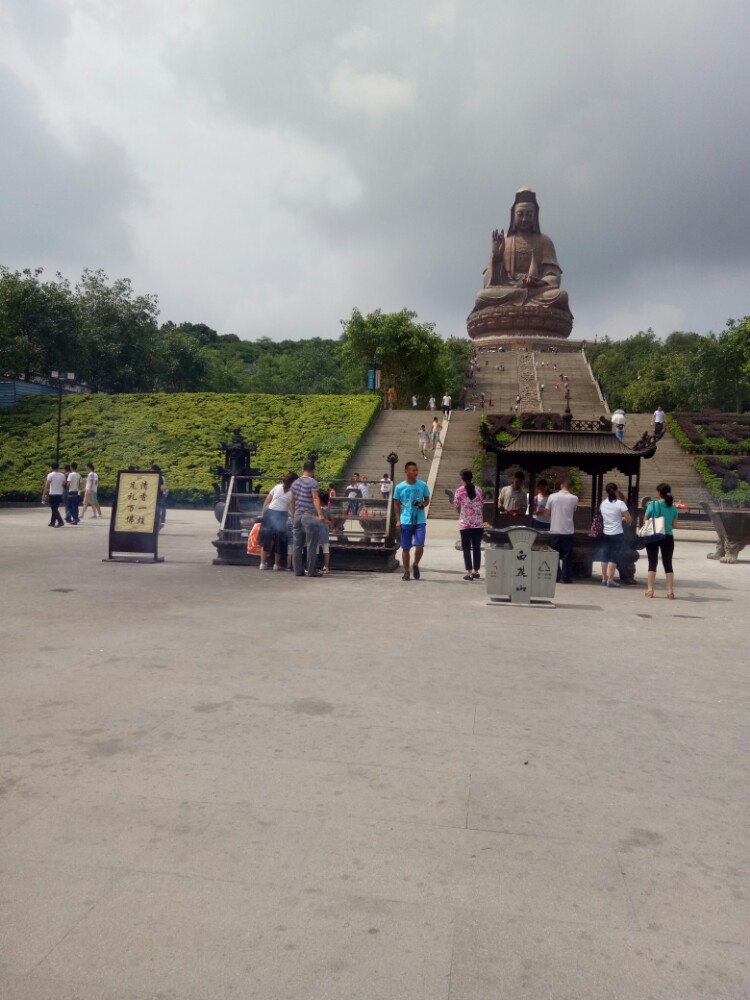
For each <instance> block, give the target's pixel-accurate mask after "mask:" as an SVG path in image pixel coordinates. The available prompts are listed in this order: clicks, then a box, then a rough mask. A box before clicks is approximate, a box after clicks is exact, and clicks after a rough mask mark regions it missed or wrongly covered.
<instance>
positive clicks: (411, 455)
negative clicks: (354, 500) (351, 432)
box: [345, 410, 442, 497]
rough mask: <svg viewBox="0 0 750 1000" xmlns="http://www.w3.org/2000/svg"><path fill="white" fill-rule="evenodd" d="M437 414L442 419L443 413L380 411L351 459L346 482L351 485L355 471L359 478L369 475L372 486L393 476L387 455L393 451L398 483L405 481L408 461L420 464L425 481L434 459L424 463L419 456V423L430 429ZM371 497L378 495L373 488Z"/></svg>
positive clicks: (420, 475) (421, 474) (420, 470)
mask: <svg viewBox="0 0 750 1000" xmlns="http://www.w3.org/2000/svg"><path fill="white" fill-rule="evenodd" d="M435 415H437V416H440V417H442V414H441V413H440V411H435V413H433V412H432V411H430V410H381V412H380V413H379V414H378V417H377V418H376V420H375V423H374V424H373V425H372V427H371V428H370V430H369V431H368V432H367V434H366V435H365V438H364V440H363V441H362V443H361V444H360V446H359V448H357V450H356V451H355V453H354V455H353V457H352V458H351V459H350V460H349V463H348V465H347V467H346V473H345V477H346V481H347V482H349V481H350V479H351V476H352V475H353V473H355V472H358V473H359V474H360V476H362V475H364V476H367V478H368V480H369V481H370V482H371V483H373V482H377V481H378V480H379V479H380V478H381V477H382V475H383V473H384V472H387V473H388V474H389V475H390V466H389V464H388V461H387V456H388V455H389V454H390V453H391V452H392V451H395V452H396V454H397V455H398V465H397V466H396V482H399V480H401V479H403V473H404V462H406V461H408V460H413V461H415V462H416V463H417V465H418V466H419V478H420V479H424V480H426V479H427V476H428V474H429V471H430V465H431V459H428V460H427V461H426V462H425V461H424V459H423V458H422V456H421V455H420V454H419V445H418V440H417V434H418V433H419V426H420V424H425V426H426V427H427V430H429V429H430V426H431V424H432V418H433V417H434V416H435ZM430 447H432V444H430ZM370 495H371V496H373V497H374V496H375V495H376V493H375V490H374V488H373V489H372V490H371V491H370Z"/></svg>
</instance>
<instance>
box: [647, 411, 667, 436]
mask: <svg viewBox="0 0 750 1000" xmlns="http://www.w3.org/2000/svg"><path fill="white" fill-rule="evenodd" d="M666 419H667V415H666V413H665V412H664V407H663V406H662V405H661V403H659V405H658V406H657V407H656V410H655V411H654V415H653V416H652V417H651V423H652V424H653V428H654V436H655V437H656V440H657V441H658V440H659V438H660V437H661V436H662V434H663V433H664V421H665V420H666Z"/></svg>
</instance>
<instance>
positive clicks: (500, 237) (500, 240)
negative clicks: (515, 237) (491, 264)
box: [492, 229, 505, 253]
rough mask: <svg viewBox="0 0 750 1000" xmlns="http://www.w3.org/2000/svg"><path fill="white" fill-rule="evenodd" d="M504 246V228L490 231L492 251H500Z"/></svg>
mask: <svg viewBox="0 0 750 1000" xmlns="http://www.w3.org/2000/svg"><path fill="white" fill-rule="evenodd" d="M504 246H505V230H503V229H501V230H500V231H499V232H498V230H497V229H493V231H492V252H493V253H502V252H503V247H504Z"/></svg>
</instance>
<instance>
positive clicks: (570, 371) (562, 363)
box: [534, 351, 609, 420]
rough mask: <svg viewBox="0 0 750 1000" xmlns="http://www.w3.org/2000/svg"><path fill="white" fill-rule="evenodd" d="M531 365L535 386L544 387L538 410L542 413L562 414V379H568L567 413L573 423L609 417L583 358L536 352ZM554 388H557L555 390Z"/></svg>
mask: <svg viewBox="0 0 750 1000" xmlns="http://www.w3.org/2000/svg"><path fill="white" fill-rule="evenodd" d="M534 364H535V368H536V380H537V383H538V384H539V385H542V384H543V385H544V393H543V394H542V405H541V407H540V408H538V409H542V410H543V411H544V412H545V413H563V412H564V411H565V390H564V388H563V375H567V376H568V380H569V382H570V409H571V412H572V413H573V419H574V420H598V418H599V417H600V416H602V415H603V414H604V415H607V416H609V411H608V410H607V406H606V404H605V403H603V402H602V400H601V398H600V396H599V389H598V388H597V385H596V382H595V381H594V380H593V378H592V377H591V372H590V371H589V367H588V365H587V363H586V358H585V357H584V355H583V354H581V353H580V351H576V352H571V353H566V354H546V353H545V354H539V353H536V352H535V354H534ZM554 365H557V368H555V367H554ZM556 385H558V386H559V388H555V386H556ZM537 412H538V410H537Z"/></svg>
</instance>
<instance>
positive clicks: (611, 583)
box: [607, 580, 620, 587]
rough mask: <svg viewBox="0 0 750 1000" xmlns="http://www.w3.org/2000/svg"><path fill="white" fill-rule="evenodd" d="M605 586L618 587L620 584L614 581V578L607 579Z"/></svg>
mask: <svg viewBox="0 0 750 1000" xmlns="http://www.w3.org/2000/svg"><path fill="white" fill-rule="evenodd" d="M607 586H608V587H619V586H620V584H619V583H615V581H614V580H607Z"/></svg>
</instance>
